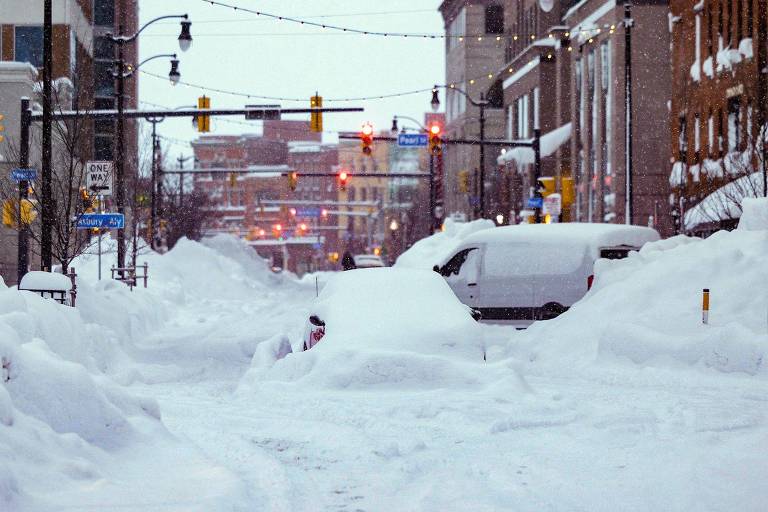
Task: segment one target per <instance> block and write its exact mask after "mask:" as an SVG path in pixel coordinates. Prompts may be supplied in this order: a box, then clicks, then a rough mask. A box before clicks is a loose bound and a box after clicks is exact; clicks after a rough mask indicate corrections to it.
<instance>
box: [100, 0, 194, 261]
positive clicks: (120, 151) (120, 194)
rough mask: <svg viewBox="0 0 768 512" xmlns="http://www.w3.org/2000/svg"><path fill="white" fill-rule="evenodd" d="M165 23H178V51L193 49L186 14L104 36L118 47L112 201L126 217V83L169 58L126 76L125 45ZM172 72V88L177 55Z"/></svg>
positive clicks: (120, 250) (120, 238)
mask: <svg viewBox="0 0 768 512" xmlns="http://www.w3.org/2000/svg"><path fill="white" fill-rule="evenodd" d="M167 19H181V20H182V21H181V33H180V34H179V38H178V40H179V48H180V49H181V51H187V50H189V48H190V46H191V45H192V35H191V34H190V27H191V25H192V23H191V22H190V21H189V17H188V16H187V15H186V14H179V15H168V16H160V17H158V18H155V19H153V20H150V21H149V22H147V23H145V24H144V26H142V27H141V28H140V29H139V30H138V31H137V32H136V33H135V34H133V35H130V36H126V35H124V34H123V27H122V25H121V26H120V27H119V34H118V35H113V34H107V37H108V38H109V39H110V40H111V41H112V42H113V43H115V44H117V46H118V58H117V60H116V61H115V67H116V70H115V71H114V72H113V76H115V78H117V144H116V146H117V150H116V152H115V160H116V161H115V171H116V172H115V174H116V176H115V177H116V180H115V182H116V183H115V185H116V188H117V191H116V194H115V200H116V202H117V211H118V213H123V214H124V213H125V163H124V160H125V148H124V142H125V141H124V136H125V118H124V115H123V114H124V111H125V79H126V78H128V77H130V76H131V75H132V74H133V71H135V69H138V68H139V67H141V65H142V64H144V63H145V62H148V61H150V60H152V59H155V58H159V57H165V56H169V55H163V56H161V55H156V56H155V57H151V58H149V59H146V60H144V61H143V62H141V64H139V65H138V66H136V68H135V69H129V70H128V71H127V72H126V65H125V45H126V44H128V43H132V42H134V41H135V40H136V38H138V37H139V34H141V33H142V32H143V31H144V30H145V29H146V28H147V27H148V26H150V25H152V24H153V23H155V22H157V21H160V20H167ZM172 57H173V58H172V60H171V71H170V73H169V74H168V78H169V79H170V80H171V83H172V84H173V85H176V84H177V83H178V81H179V79H180V77H181V75H180V74H179V69H178V68H179V61H178V60H176V55H175V54H174V55H173V56H172ZM117 266H118V268H124V267H125V232H124V230H122V229H120V230H118V231H117Z"/></svg>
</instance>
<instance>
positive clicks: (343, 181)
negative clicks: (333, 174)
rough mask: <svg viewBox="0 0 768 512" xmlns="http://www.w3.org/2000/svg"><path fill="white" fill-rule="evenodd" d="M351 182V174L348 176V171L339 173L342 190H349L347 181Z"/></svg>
mask: <svg viewBox="0 0 768 512" xmlns="http://www.w3.org/2000/svg"><path fill="white" fill-rule="evenodd" d="M348 180H349V174H347V171H341V172H340V173H339V188H340V189H341V190H346V189H347V181H348Z"/></svg>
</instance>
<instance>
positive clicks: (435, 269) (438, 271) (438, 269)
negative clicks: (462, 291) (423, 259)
mask: <svg viewBox="0 0 768 512" xmlns="http://www.w3.org/2000/svg"><path fill="white" fill-rule="evenodd" d="M432 270H434V271H435V272H437V273H438V274H439V273H440V266H439V265H435V266H434V267H432Z"/></svg>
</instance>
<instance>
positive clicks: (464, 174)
mask: <svg viewBox="0 0 768 512" xmlns="http://www.w3.org/2000/svg"><path fill="white" fill-rule="evenodd" d="M458 178H459V192H461V193H462V194H468V193H469V171H468V170H466V169H464V170H461V171H459V172H458Z"/></svg>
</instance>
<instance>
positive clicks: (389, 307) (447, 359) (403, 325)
mask: <svg viewBox="0 0 768 512" xmlns="http://www.w3.org/2000/svg"><path fill="white" fill-rule="evenodd" d="M311 313H312V314H316V315H317V316H318V317H320V318H321V319H322V320H323V321H325V323H326V334H325V337H323V339H322V340H321V341H320V342H319V343H318V344H317V345H316V346H315V347H314V348H312V349H311V350H309V351H306V352H298V353H292V354H288V355H287V356H285V357H284V358H278V357H274V358H271V359H265V357H264V354H259V357H258V358H254V363H253V366H252V368H251V370H250V371H249V373H248V374H246V375H245V377H244V379H243V382H244V383H245V384H248V383H254V382H257V381H260V380H278V381H300V382H306V383H308V384H310V385H311V386H312V387H330V388H343V389H356V388H367V387H370V386H385V387H395V388H410V387H413V388H434V387H453V386H461V387H467V386H469V387H472V386H474V385H476V384H477V383H478V379H477V376H476V373H477V372H476V371H475V369H474V366H475V365H477V366H478V367H479V365H480V364H482V362H483V346H482V333H481V332H480V327H479V325H478V324H477V323H476V322H475V321H474V320H473V319H472V317H471V316H470V312H469V310H468V309H467V307H466V306H464V305H463V304H461V303H460V302H459V301H458V300H457V299H456V297H455V295H454V294H453V292H452V291H451V290H450V288H449V287H448V285H447V284H446V283H445V281H444V280H443V279H442V278H441V277H440V276H439V275H437V274H435V273H434V272H432V271H426V270H415V269H399V268H380V269H360V270H352V271H348V272H343V273H340V274H338V275H337V276H335V277H334V278H332V279H331V280H330V281H329V282H328V284H327V285H326V286H325V288H324V289H323V291H322V292H321V294H320V297H319V298H318V300H317V301H316V303H315V304H314V306H313V307H312V308H311ZM273 343H274V347H272V348H271V349H270V351H269V353H272V354H278V353H279V352H280V343H281V341H280V340H279V339H275V340H273ZM301 346H302V343H301V340H298V341H297V342H295V343H294V348H296V349H298V350H301Z"/></svg>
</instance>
